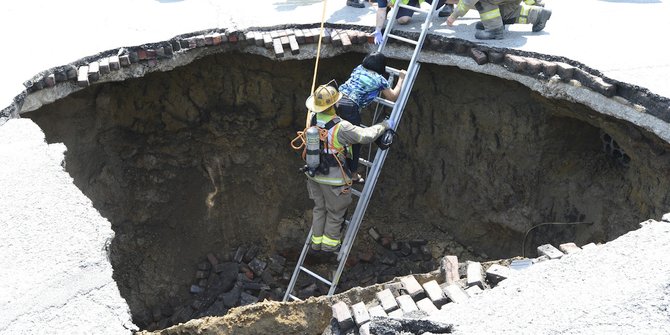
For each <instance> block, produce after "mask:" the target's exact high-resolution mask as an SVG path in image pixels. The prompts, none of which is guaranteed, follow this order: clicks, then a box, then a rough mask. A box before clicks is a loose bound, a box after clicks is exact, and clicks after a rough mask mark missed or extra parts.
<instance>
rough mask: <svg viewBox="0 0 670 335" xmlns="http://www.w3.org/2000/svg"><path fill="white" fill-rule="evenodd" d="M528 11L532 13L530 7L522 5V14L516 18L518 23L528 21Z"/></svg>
mask: <svg viewBox="0 0 670 335" xmlns="http://www.w3.org/2000/svg"><path fill="white" fill-rule="evenodd" d="M528 13H530V7H528V6H524V5H521V14H519V17H518V18H517V19H516V23H528Z"/></svg>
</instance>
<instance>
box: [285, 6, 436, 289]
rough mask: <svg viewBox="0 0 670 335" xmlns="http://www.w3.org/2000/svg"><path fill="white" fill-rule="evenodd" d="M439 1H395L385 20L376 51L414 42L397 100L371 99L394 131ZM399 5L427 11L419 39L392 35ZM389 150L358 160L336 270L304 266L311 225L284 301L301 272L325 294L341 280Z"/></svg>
mask: <svg viewBox="0 0 670 335" xmlns="http://www.w3.org/2000/svg"><path fill="white" fill-rule="evenodd" d="M438 3H439V1H437V0H435V1H433V3H432V5H431V8H430V9H429V10H425V9H421V8H417V7H413V6H407V5H403V4H400V3H397V4H396V6H394V7H393V10H392V11H391V15H390V19H388V23H387V24H386V30H385V32H384V37H383V41H382V43H381V44H380V45H379V47H378V49H377V51H378V52H383V51H384V48H385V47H386V43H387V42H388V40H389V38H392V39H395V40H397V41H400V42H404V43H409V44H411V45H414V52H413V53H412V58H411V59H410V61H409V65H408V66H407V74H406V75H405V80H404V82H403V86H402V88H401V89H400V94H399V96H398V99H396V101H395V102H392V101H389V100H386V99H383V98H381V97H377V98H375V100H374V102H375V103H376V104H377V106H378V107H379V105H382V106H385V107H389V108H392V111H391V115H390V116H389V119H390V120H393V121H395V123H394V126H395V128H394V129H393V130H394V131H395V130H396V129H397V127H398V124H399V123H400V119H401V118H402V113H403V111H404V109H405V105H406V104H407V100H408V98H409V94H410V92H411V91H412V86H414V80H415V79H416V76H417V73H418V72H419V68H420V67H421V64H420V63H419V62H418V58H419V53H420V52H421V48H422V47H423V42H424V40H425V38H426V34H427V33H428V30H429V29H430V28H431V26H432V22H433V20H432V19H433V16H434V15H435V10H436V9H437V4H438ZM399 8H407V9H410V10H413V11H415V12H420V13H425V14H426V20H425V21H424V23H423V24H422V26H421V33H420V35H419V39H418V40H413V39H409V38H406V37H402V36H399V35H396V34H393V32H392V31H393V27H394V26H395V24H396V20H395V17H396V14H397V13H398V9H399ZM386 72H388V73H389V74H390V79H391V80H390V82H392V79H393V78H394V77H395V76H398V74H399V73H400V71H399V70H398V69H394V68H391V67H388V66H387V67H386ZM389 150H390V148H389V149H387V150H379V149H377V150H376V154H375V158H374V160H373V161H367V160H365V159H363V158H360V160H359V162H360V164H362V165H364V166H366V167H368V168H369V169H370V171H369V173H368V175H367V178H366V180H365V184H364V187H363V191H362V192H361V191H358V190H355V189H353V188H352V189H351V191H352V195H355V196H358V197H359V200H358V203H357V205H356V210H355V211H354V213H353V215H352V217H351V219H349V220H345V221H344V224H345V230H346V232H345V233H344V239H343V241H342V245H341V247H340V251H339V252H338V253H337V260H338V266H337V269H336V270H335V271H333V274H332V275H333V277H332V279H326V278H324V277H323V276H321V275H319V274H317V273H316V272H314V271H312V270H309V269H307V268H306V267H305V266H304V262H305V258H306V257H307V253H308V251H309V249H310V243H311V236H312V229H311V228H310V230H309V234H308V235H307V239H306V240H305V244H304V246H303V248H302V252H301V253H300V258H299V259H298V263H297V265H296V267H295V270H294V271H293V275H292V276H291V280H290V282H289V284H288V287H287V289H286V293H285V294H284V299H283V301H288V300H289V299H293V300H300V299H299V298H298V297H297V296H296V295H294V294H293V290H294V288H295V284H296V282H297V281H298V277H299V276H300V274H301V273H302V272H304V273H305V274H307V275H309V276H311V277H313V278H315V279H317V280H319V281H321V282H322V283H324V284H326V285H328V286H330V289H329V290H328V295H327V296H332V295H333V294H334V293H335V289H336V288H337V284H338V283H339V281H340V276H341V275H342V271H343V270H344V265H345V263H346V261H347V258H348V257H349V252H350V251H351V248H352V246H353V244H354V240H355V239H356V234H357V233H358V230H359V228H360V225H361V223H362V221H363V215H364V214H365V211H366V210H367V207H368V204H369V203H370V198H371V197H372V192H373V191H374V188H375V184H376V183H377V178H379V174H380V173H381V169H382V166H383V165H384V161H385V160H386V155H388V152H389Z"/></svg>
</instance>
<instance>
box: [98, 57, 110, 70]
mask: <svg viewBox="0 0 670 335" xmlns="http://www.w3.org/2000/svg"><path fill="white" fill-rule="evenodd" d="M98 65H99V66H100V74H108V73H109V71H110V69H109V58H103V59H101V60H99V61H98Z"/></svg>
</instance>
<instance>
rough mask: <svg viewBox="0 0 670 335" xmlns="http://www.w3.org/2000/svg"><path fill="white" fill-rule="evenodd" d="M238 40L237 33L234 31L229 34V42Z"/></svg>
mask: <svg viewBox="0 0 670 335" xmlns="http://www.w3.org/2000/svg"><path fill="white" fill-rule="evenodd" d="M237 41H239V38H238V36H237V34H236V33H234V32H233V33H230V34H228V42H230V43H237Z"/></svg>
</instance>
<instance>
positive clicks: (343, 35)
mask: <svg viewBox="0 0 670 335" xmlns="http://www.w3.org/2000/svg"><path fill="white" fill-rule="evenodd" d="M339 36H340V39H342V42H341V43H342V47H345V48H347V47H350V46H351V38H349V35H348V34H347V33H346V32H342V33H341V34H340V35H339Z"/></svg>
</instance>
